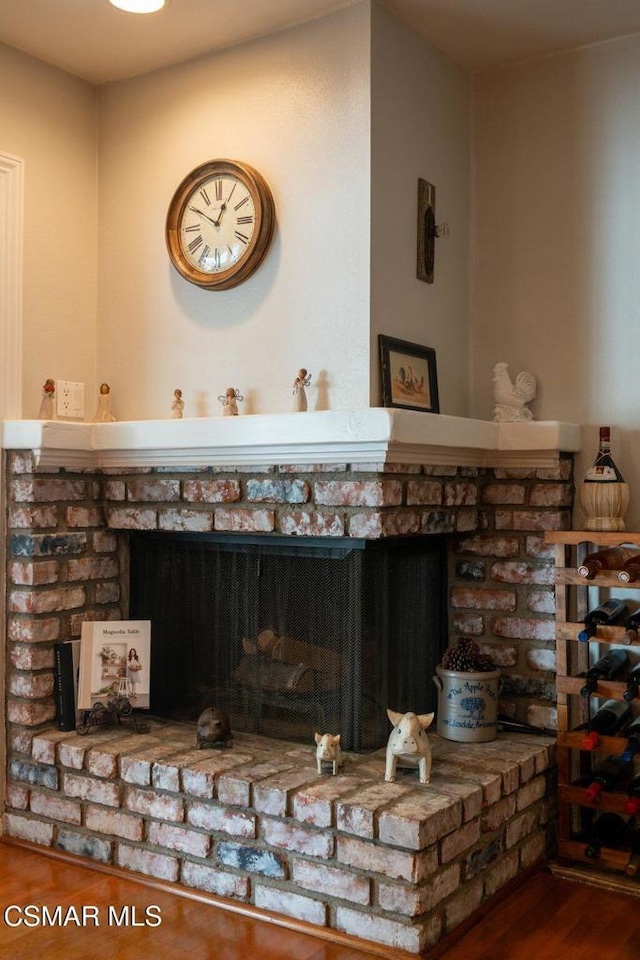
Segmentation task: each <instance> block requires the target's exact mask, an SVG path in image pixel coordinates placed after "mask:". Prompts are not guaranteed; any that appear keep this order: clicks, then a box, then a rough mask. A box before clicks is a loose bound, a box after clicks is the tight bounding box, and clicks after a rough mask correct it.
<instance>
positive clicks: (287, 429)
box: [0, 407, 582, 469]
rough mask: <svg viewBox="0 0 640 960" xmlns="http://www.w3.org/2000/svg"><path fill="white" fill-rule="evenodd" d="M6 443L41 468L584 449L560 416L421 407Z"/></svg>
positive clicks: (260, 417) (44, 424) (480, 458)
mask: <svg viewBox="0 0 640 960" xmlns="http://www.w3.org/2000/svg"><path fill="white" fill-rule="evenodd" d="M0 426H1V429H2V446H3V448H5V449H7V450H32V451H34V454H35V457H36V462H37V464H38V465H39V466H41V467H72V468H76V469H77V468H95V469H97V468H101V467H112V468H113V467H154V466H162V467H175V468H176V469H180V468H182V467H202V466H221V467H224V466H229V467H232V466H243V465H246V466H249V465H260V464H309V463H318V464H319V463H326V464H329V463H360V464H362V463H371V464H376V465H383V464H386V463H406V464H427V465H443V466H446V465H454V466H472V467H513V468H518V467H526V468H536V467H550V466H553V465H554V463H556V462H557V459H558V456H559V454H560V453H561V452H564V453H577V452H579V451H580V450H581V448H582V437H581V428H580V427H579V426H577V425H576V424H571V423H562V422H559V421H552V420H547V421H532V422H529V423H494V422H492V421H488V420H471V419H467V418H465V417H449V416H445V415H441V414H431V413H420V412H417V411H412V410H401V409H389V408H382V407H372V408H369V409H363V410H355V411H342V410H336V411H317V412H309V413H281V414H257V415H253V416H238V417H210V418H197V419H185V420H127V421H122V422H119V423H67V422H64V421H48V420H45V421H42V420H7V421H4V422H3V423H2V424H0Z"/></svg>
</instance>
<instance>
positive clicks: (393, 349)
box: [378, 333, 440, 413]
mask: <svg viewBox="0 0 640 960" xmlns="http://www.w3.org/2000/svg"><path fill="white" fill-rule="evenodd" d="M378 342H379V344H380V377H381V381H382V404H383V406H385V407H404V408H405V409H406V410H422V411H423V412H424V413H440V402H439V400H438V375H437V372H436V352H435V350H434V349H433V347H423V346H421V345H420V344H418V343H408V342H407V341H406V340H396V339H394V338H393V337H387V336H385V335H384V334H382V333H381V334H379V336H378Z"/></svg>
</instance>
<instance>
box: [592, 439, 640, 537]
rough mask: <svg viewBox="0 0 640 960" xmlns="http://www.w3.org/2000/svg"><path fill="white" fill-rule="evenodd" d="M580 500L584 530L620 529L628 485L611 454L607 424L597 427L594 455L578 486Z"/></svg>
mask: <svg viewBox="0 0 640 960" xmlns="http://www.w3.org/2000/svg"><path fill="white" fill-rule="evenodd" d="M580 503H581V505H582V509H583V510H584V514H585V519H584V529H585V530H599V531H619V530H624V517H625V514H626V512H627V507H628V505H629V485H628V484H627V483H625V482H624V478H623V476H622V474H621V472H620V470H619V469H618V466H617V464H616V463H615V462H614V459H613V457H612V456H611V430H610V429H609V427H600V446H599V449H598V455H597V456H596V459H595V461H594V463H593V466H592V467H590V468H589V470H587V474H586V476H585V478H584V481H583V483H582V484H581V485H580Z"/></svg>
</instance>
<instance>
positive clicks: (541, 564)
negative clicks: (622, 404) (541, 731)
mask: <svg viewBox="0 0 640 960" xmlns="http://www.w3.org/2000/svg"><path fill="white" fill-rule="evenodd" d="M420 416H421V415H418V417H420ZM247 419H250V418H247ZM255 419H260V418H255ZM443 419H444V420H446V419H452V418H443ZM294 420H295V418H294ZM300 422H301V421H300V419H298V420H297V423H300ZM111 426H112V425H109V427H106V428H105V429H106V430H107V431H108V430H109V428H110V427H111ZM119 426H120V425H113V427H115V428H118V427H119ZM490 426H491V427H494V426H496V427H497V425H493V424H491V425H490ZM93 429H95V428H93ZM102 436H106V434H102ZM56 444H58V446H57V445H56ZM56 444H53V443H52V444H51V446H50V449H49V451H48V453H46V455H43V453H42V449H41V448H36V447H35V446H34V447H33V449H26V448H25V449H15V448H14V449H9V450H8V453H7V462H6V476H5V487H6V497H7V510H6V517H7V521H6V522H7V531H8V555H7V664H8V667H7V728H8V748H9V758H8V759H9V773H8V785H7V802H6V813H5V830H6V832H7V833H8V834H10V835H12V836H15V837H19V838H22V839H27V840H31V841H34V842H36V843H39V844H42V845H45V846H49V847H54V848H57V849H61V850H65V851H67V852H71V853H76V854H79V855H81V856H84V857H90V858H94V859H96V860H99V861H101V862H104V863H111V864H115V865H117V866H120V867H125V868H127V869H131V870H134V871H137V872H139V873H142V874H146V875H150V876H152V877H156V878H160V879H165V880H170V881H178V882H179V883H181V884H183V885H184V886H186V887H189V888H195V889H198V890H203V891H207V892H209V893H212V894H216V895H219V896H222V897H227V898H231V899H233V900H236V901H237V900H239V901H243V902H246V903H250V904H253V905H255V906H258V907H260V908H262V909H265V910H268V911H273V912H275V913H278V914H287V915H289V916H291V917H297V918H299V919H303V920H305V921H308V922H310V923H312V924H315V925H317V926H319V927H324V928H328V929H332V930H336V931H342V932H344V933H346V934H351V935H355V936H362V937H365V938H367V939H369V940H371V941H374V942H377V943H379V944H384V945H387V946H392V947H394V948H397V949H400V950H406V951H409V952H410V953H414V954H415V953H419V952H421V951H424V950H425V949H426V948H427V947H428V946H429V945H430V944H432V943H434V942H435V941H436V940H437V939H439V937H440V936H441V935H442V934H443V933H444V932H446V931H447V930H449V929H451V928H452V927H454V926H455V925H456V924H457V923H459V922H460V921H461V920H463V919H465V917H467V916H469V915H470V913H471V912H472V911H473V910H474V909H475V908H476V907H477V906H479V905H480V904H481V903H482V902H483V901H484V900H485V899H486V898H487V897H489V896H491V895H492V894H493V893H494V892H495V891H496V890H497V889H499V887H500V886H502V885H503V884H504V883H506V882H508V880H510V879H511V878H513V877H514V876H516V875H517V874H518V872H520V871H521V870H522V869H524V868H525V867H526V866H527V865H529V864H531V863H533V862H534V861H535V860H536V859H537V858H539V857H540V856H542V855H544V852H545V849H546V846H547V845H548V843H549V838H550V832H551V830H550V825H551V824H552V816H551V812H550V811H551V801H550V800H549V786H550V782H549V781H550V778H551V776H552V772H553V764H552V755H551V751H552V741H551V740H549V739H548V738H544V737H535V736H534V737H531V736H526V735H525V736H523V735H518V736H516V735H501V736H500V738H499V739H498V740H497V741H495V742H493V743H489V744H480V745H468V746H467V745H459V744H452V743H450V742H447V741H440V740H438V739H437V738H435V740H436V746H435V757H436V760H435V763H434V778H433V783H432V785H430V786H429V787H421V786H420V785H419V784H418V783H417V781H416V778H415V774H405V775H403V776H402V777H400V778H399V779H398V782H397V783H395V784H386V783H384V782H383V769H384V751H382V752H380V751H378V752H376V753H373V754H353V755H349V756H348V757H347V759H346V762H345V768H344V771H343V772H342V774H341V775H340V776H338V777H335V778H334V777H330V776H320V777H319V776H318V775H317V771H316V770H315V758H314V749H313V746H312V745H309V746H307V745H304V744H294V743H280V742H275V741H268V740H266V739H264V738H261V737H256V736H254V735H251V734H249V733H247V734H240V735H238V737H237V738H236V743H235V745H234V747H233V748H232V750H230V751H228V752H224V753H223V754H219V753H217V752H216V753H215V754H208V753H207V754H203V752H202V751H197V750H195V749H194V747H195V738H194V731H193V729H192V728H190V727H189V726H188V725H187V726H185V725H184V724H178V723H172V722H170V721H166V720H157V721H155V722H154V723H153V724H152V729H151V731H150V733H149V734H146V735H144V736H137V735H134V734H132V733H131V732H130V731H128V730H127V731H124V730H122V729H121V730H119V731H118V730H114V729H104V730H100V731H96V732H95V733H94V732H91V733H90V735H89V736H87V737H85V738H82V737H78V736H77V735H76V734H69V733H61V732H59V731H57V730H56V728H55V723H54V721H55V708H54V702H53V644H54V643H55V642H56V641H57V640H60V639H67V638H72V637H78V636H79V634H80V629H81V624H82V622H83V620H85V619H87V618H90V619H100V620H105V619H113V620H117V619H120V618H122V617H126V616H127V615H128V549H127V544H128V537H129V533H130V531H132V530H137V531H141V530H142V531H145V530H147V531H149V530H153V531H171V532H180V531H183V532H197V533H210V532H213V531H215V532H216V533H224V532H233V533H235V534H240V535H242V534H249V533H250V534H252V535H256V534H259V535H261V536H264V537H270V536H271V537H273V536H276V535H277V536H286V537H300V536H313V537H320V538H327V540H330V539H331V538H337V537H340V538H349V537H353V538H364V539H383V538H389V537H393V538H395V537H400V536H410V537H418V536H430V535H433V534H440V535H446V536H447V542H448V553H449V559H448V568H449V569H448V574H449V633H450V636H451V637H452V638H453V637H456V636H458V635H459V634H460V633H465V634H471V635H473V636H475V637H476V638H477V639H478V641H479V642H480V643H481V645H482V646H483V647H484V648H486V650H487V651H488V652H490V653H491V654H492V655H493V656H494V657H495V658H496V660H497V662H498V664H499V665H500V666H501V668H502V670H503V676H504V679H503V691H502V702H501V710H502V712H503V713H505V714H507V715H508V716H511V717H513V718H515V719H519V720H521V721H525V722H529V723H531V724H534V725H536V726H543V727H547V728H549V727H553V726H554V718H555V689H554V657H553V648H554V644H553V638H554V625H553V586H552V584H553V570H552V558H551V555H550V553H549V551H548V549H547V548H546V547H545V545H544V543H543V535H544V531H545V530H549V529H563V528H568V527H569V526H570V509H571V504H572V458H571V456H570V455H565V454H562V453H560V452H559V451H558V450H555V451H553V452H552V453H551V454H550V455H549V454H545V457H544V459H543V460H538V461H537V462H536V459H535V458H531V457H529V456H526V455H522V456H521V461H523V462H524V465H523V462H521V463H520V464H518V463H516V464H515V465H512V464H511V463H509V464H508V465H506V466H491V465H484V463H483V462H482V461H483V458H481V457H479V456H476V455H475V453H474V454H473V455H470V454H469V451H468V449H467V448H465V450H464V451H463V453H461V454H457V457H458V458H459V460H460V462H459V463H455V462H450V460H451V459H454V458H455V456H456V454H453V453H452V452H451V451H447V450H445V449H444V448H443V449H442V450H440V454H441V456H440V459H441V460H442V462H440V463H438V462H433V461H435V460H437V459H438V457H437V454H434V452H433V451H431V452H430V454H429V456H428V457H425V454H424V451H421V452H418V453H416V454H415V455H413V454H411V452H410V448H409V447H407V446H406V444H404V443H402V444H400V447H401V448H402V450H403V452H404V453H405V460H404V461H403V460H401V459H399V457H397V456H396V457H395V458H394V459H390V457H391V456H392V452H391V454H388V455H387V456H386V457H380V459H378V460H369V461H367V460H365V459H363V457H364V454H363V453H360V455H359V457H353V459H351V460H347V459H346V458H345V459H344V460H342V461H339V460H338V459H337V456H336V454H335V452H334V453H333V455H332V458H331V459H328V458H327V459H326V462H322V461H321V459H320V457H318V462H311V460H310V459H309V457H310V454H309V453H307V452H306V448H305V456H304V457H303V458H301V462H297V461H296V460H294V459H293V458H292V459H291V460H289V461H287V462H284V461H283V460H282V459H280V458H278V460H276V459H275V458H274V459H272V460H270V461H268V462H264V463H262V464H261V465H259V466H255V465H253V464H251V463H248V462H245V461H246V459H247V456H248V454H246V453H245V455H244V456H243V457H240V456H238V458H237V462H236V463H235V464H234V463H233V455H232V453H231V452H229V451H226V452H225V454H224V456H220V455H219V456H218V458H217V459H218V461H219V460H221V459H222V460H225V462H217V463H216V462H215V458H209V457H206V458H203V459H202V460H201V464H203V465H200V464H196V463H193V461H192V462H190V463H189V464H188V465H185V464H184V462H180V463H176V461H175V458H174V457H173V456H166V457H164V456H162V455H159V458H158V460H159V462H158V460H156V461H155V462H153V463H152V465H144V464H143V465H140V463H137V464H132V463H131V462H130V460H129V461H127V458H126V457H123V456H121V455H119V454H114V458H115V459H118V457H119V459H120V461H121V465H116V464H114V463H113V462H109V458H108V457H107V458H103V460H102V462H98V460H96V458H95V457H94V456H93V454H91V456H89V455H87V457H86V458H84V459H83V458H82V457H80V458H78V457H77V456H76V454H75V453H73V454H72V455H71V456H70V455H69V454H66V455H63V454H61V453H60V450H59V441H58V440H56ZM298 449H299V450H302V447H298ZM322 449H323V448H322V445H321V444H320V445H319V446H318V450H319V451H321V450H322ZM526 449H528V448H526ZM571 449H575V447H574V448H571ZM375 452H377V450H376V451H375ZM279 453H280V451H279ZM196 456H197V453H194V452H193V451H190V453H189V457H192V458H194V459H195V458H196ZM98 459H99V458H98ZM138 459H139V460H140V459H142V458H138ZM163 459H164V460H165V461H166V462H165V463H163V462H162V460H163ZM425 459H430V460H431V461H432V462H415V461H416V460H425ZM485 459H486V458H485ZM56 460H57V463H56ZM183 460H184V458H183ZM527 461H531V462H527ZM541 463H542V465H540V464H541ZM425 682H426V683H429V682H430V679H429V678H425Z"/></svg>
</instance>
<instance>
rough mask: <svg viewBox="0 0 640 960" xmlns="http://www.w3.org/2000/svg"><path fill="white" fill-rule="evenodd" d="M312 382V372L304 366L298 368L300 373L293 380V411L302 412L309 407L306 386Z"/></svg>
mask: <svg viewBox="0 0 640 960" xmlns="http://www.w3.org/2000/svg"><path fill="white" fill-rule="evenodd" d="M310 383H311V374H310V373H307V371H306V370H305V368H304V367H301V368H300V369H299V370H298V375H297V377H296V378H295V380H294V381H293V412H294V413H302V412H303V411H304V410H306V409H307V394H306V391H305V387H308V386H309V384H310Z"/></svg>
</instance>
